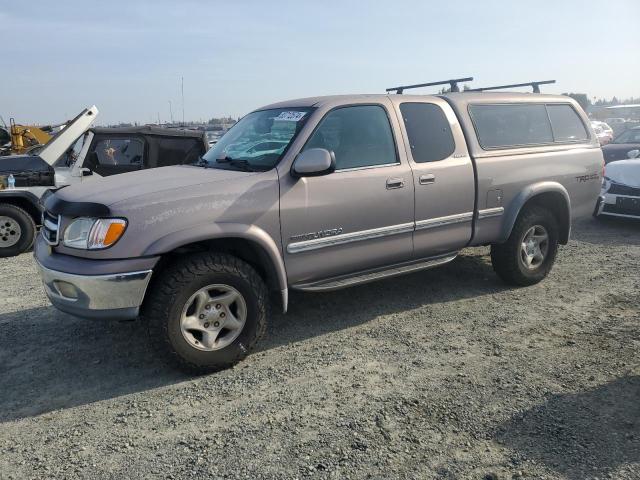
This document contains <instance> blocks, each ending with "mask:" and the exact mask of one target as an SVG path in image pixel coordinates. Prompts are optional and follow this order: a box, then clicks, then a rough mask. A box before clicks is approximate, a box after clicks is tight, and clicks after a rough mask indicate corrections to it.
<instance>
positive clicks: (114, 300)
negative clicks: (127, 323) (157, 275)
mask: <svg viewBox="0 0 640 480" xmlns="http://www.w3.org/2000/svg"><path fill="white" fill-rule="evenodd" d="M36 263H37V265H38V269H39V270H40V276H41V277H42V282H43V283H44V289H45V292H46V294H47V297H49V300H50V301H51V303H52V304H53V306H54V307H56V308H57V309H58V310H62V311H63V312H66V313H70V314H71V315H76V316H78V317H84V318H98V319H113V320H131V319H134V318H136V317H137V316H138V314H139V313H140V305H142V301H143V299H144V294H145V292H146V290H147V285H148V284H149V280H150V279H151V273H152V270H143V271H139V272H127V273H116V274H110V275H76V274H71V273H64V272H59V271H56V270H50V269H48V268H46V267H43V266H42V265H41V264H40V262H36Z"/></svg>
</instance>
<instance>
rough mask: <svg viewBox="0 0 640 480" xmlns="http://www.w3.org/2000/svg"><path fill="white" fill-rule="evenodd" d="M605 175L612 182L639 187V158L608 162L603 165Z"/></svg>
mask: <svg viewBox="0 0 640 480" xmlns="http://www.w3.org/2000/svg"><path fill="white" fill-rule="evenodd" d="M605 176H606V177H607V178H608V179H609V180H611V181H612V182H616V183H621V184H622V185H627V186H629V187H640V159H634V160H618V161H617V162H611V163H608V164H607V166H606V167H605Z"/></svg>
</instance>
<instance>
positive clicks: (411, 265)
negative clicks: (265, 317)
mask: <svg viewBox="0 0 640 480" xmlns="http://www.w3.org/2000/svg"><path fill="white" fill-rule="evenodd" d="M457 256H458V252H455V253H448V254H446V255H441V256H438V257H431V258H429V259H426V260H424V259H423V260H414V261H411V262H406V263H401V264H396V265H392V266H390V267H384V268H378V269H374V270H365V271H363V272H359V273H356V274H355V275H342V276H340V277H333V278H328V279H326V280H321V281H319V282H311V283H299V284H296V285H292V286H291V288H292V289H294V290H301V291H303V292H328V291H331V290H338V289H341V288H345V287H352V286H354V285H361V284H363V283H369V282H374V281H376V280H381V279H383V278H389V277H396V276H398V275H404V274H406V273H412V272H417V271H420V270H426V269H428V268H433V267H438V266H440V265H444V264H445V263H449V262H450V261H452V260H453V259H454V258H456V257H457Z"/></svg>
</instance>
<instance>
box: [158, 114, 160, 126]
mask: <svg viewBox="0 0 640 480" xmlns="http://www.w3.org/2000/svg"><path fill="white" fill-rule="evenodd" d="M158 125H160V112H158Z"/></svg>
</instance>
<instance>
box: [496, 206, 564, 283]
mask: <svg viewBox="0 0 640 480" xmlns="http://www.w3.org/2000/svg"><path fill="white" fill-rule="evenodd" d="M557 251H558V221H557V220H556V217H555V215H553V214H552V213H551V212H550V211H549V210H547V209H545V208H542V207H529V208H527V209H526V210H525V211H523V212H522V213H521V214H520V216H519V217H518V219H517V220H516V223H515V225H514V227H513V230H512V231H511V235H510V236H509V239H508V240H507V241H506V242H505V243H501V244H495V245H492V246H491V263H492V264H493V269H494V270H495V272H496V273H497V274H498V276H499V277H500V278H502V280H504V281H505V282H507V283H509V284H512V285H522V286H526V285H533V284H535V283H538V282H540V281H541V280H542V279H544V278H545V277H546V276H547V275H548V274H549V272H550V271H551V268H552V267H553V264H554V262H555V259H556V254H557Z"/></svg>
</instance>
